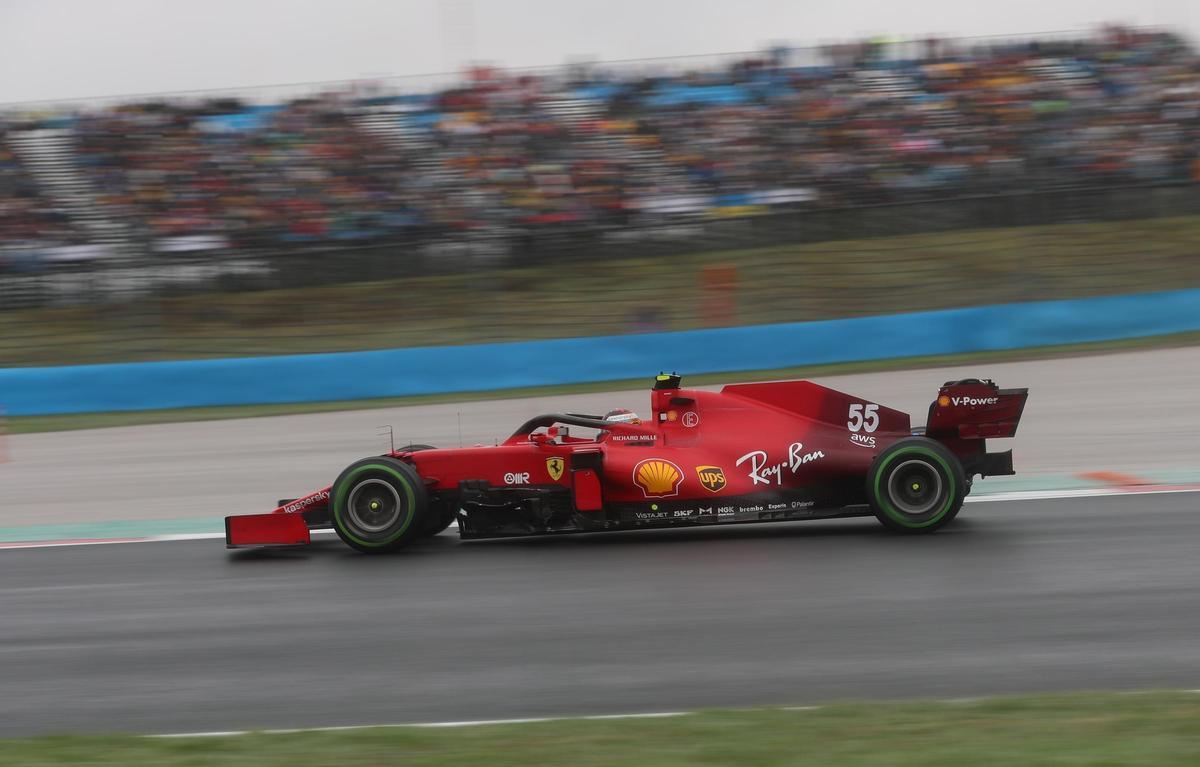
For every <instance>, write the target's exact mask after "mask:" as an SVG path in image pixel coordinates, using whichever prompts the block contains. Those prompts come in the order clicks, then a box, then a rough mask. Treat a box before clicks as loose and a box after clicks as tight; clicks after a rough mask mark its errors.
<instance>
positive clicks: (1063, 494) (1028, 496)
mask: <svg viewBox="0 0 1200 767" xmlns="http://www.w3.org/2000/svg"><path fill="white" fill-rule="evenodd" d="M1197 492H1200V487H1195V486H1187V487H1172V486H1163V485H1147V486H1145V487H1141V486H1137V485H1133V486H1123V487H1096V488H1090V487H1089V488H1077V489H1073V490H1014V491H1011V492H1004V493H986V494H983V495H972V496H967V498H966V502H967V503H993V502H1006V501H1045V500H1055V499H1070V498H1101V497H1107V496H1129V495H1164V494H1170V493H1197ZM796 521H802V520H796ZM456 527H458V525H457V524H452V525H450V528H449V529H454V528H456ZM312 534H313V535H332V534H333V531H332V530H313V531H312ZM224 537H225V534H224V533H215V532H213V533H170V534H165V535H146V536H129V537H127V538H118V539H114V540H103V539H100V540H79V541H72V540H49V541H4V542H0V550H3V549H49V548H59V547H64V546H102V545H111V544H116V543H166V542H175V541H204V540H217V539H220V538H224Z"/></svg>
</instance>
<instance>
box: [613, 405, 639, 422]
mask: <svg viewBox="0 0 1200 767" xmlns="http://www.w3.org/2000/svg"><path fill="white" fill-rule="evenodd" d="M604 420H606V421H614V422H618V423H631V424H635V425H636V424H640V423H641V422H642V419H641V418H638V414H637V413H635V412H633V411H632V410H626V409H625V408H623V407H619V408H615V409H613V410H610V411H608V412H607V413H605V414H604Z"/></svg>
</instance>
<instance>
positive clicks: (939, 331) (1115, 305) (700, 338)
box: [0, 290, 1200, 416]
mask: <svg viewBox="0 0 1200 767" xmlns="http://www.w3.org/2000/svg"><path fill="white" fill-rule="evenodd" d="M1191 330H1200V290H1179V291H1169V292H1163V293H1140V294H1134V295H1123V296H1108V297H1103V298H1090V299H1079V300H1072V301H1042V302H1033V303H1024V304H1001V305H996V306H979V307H969V308H964V309H947V310H942V311H933V312H917V313H913V314H895V315H886V316H877V317H858V318H854V319H844V320H827V321H821V322H797V323H788V324H780V325H752V326H748V327H739V328H719V329H713V330H690V331H683V332H678V333H646V334H635V335H624V336H599V337H592V338H569V339H561V340H553V341H524V342H520V343H505V344H481V345H476V346H445V347H422V348H412V349H387V350H382V351H368V352H345V353H340V354H305V355H291V356H280V357H247V358H238V359H220V360H189V361H182V362H141V363H126V364H112V365H78V366H70V367H54V368H8V369H4V370H0V407H2V408H4V409H5V410H6V411H7V412H8V414H9V415H14V416H19V415H44V414H52V413H86V412H103V411H116V410H151V409H161V408H175V407H197V406H206V405H244V404H257V403H278V402H319V401H331V400H353V399H366V398H372V397H400V396H407V395H413V394H429V393H432V392H464V391H486V390H494V389H508V388H514V387H528V386H547V385H551V384H566V383H580V382H587V381H612V380H620V379H630V378H641V377H646V376H650V375H652V374H654V373H657V372H659V371H660V370H677V371H679V372H681V373H685V374H688V373H692V374H694V373H705V372H726V371H744V370H767V369H771V368H782V367H791V366H795V365H819V364H827V363H832V362H851V361H857V360H871V359H890V358H897V357H913V356H925V355H937V354H956V353H960V352H977V351H989V350H999V349H1019V348H1023V347H1033V346H1048V345H1055V344H1071V343H1084V342H1089V341H1105V340H1112V339H1120V338H1134V337H1139V336H1153V335H1164V334H1169V333H1181V332H1185V331H1191Z"/></svg>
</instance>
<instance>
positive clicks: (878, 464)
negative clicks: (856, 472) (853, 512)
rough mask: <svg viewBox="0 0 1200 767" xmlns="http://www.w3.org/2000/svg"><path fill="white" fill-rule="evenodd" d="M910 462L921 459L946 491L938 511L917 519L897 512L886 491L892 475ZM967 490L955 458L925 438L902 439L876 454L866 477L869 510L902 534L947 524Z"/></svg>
mask: <svg viewBox="0 0 1200 767" xmlns="http://www.w3.org/2000/svg"><path fill="white" fill-rule="evenodd" d="M909 460H920V461H922V462H924V463H925V464H926V465H928V466H929V467H930V468H932V469H933V470H934V471H935V472H937V474H938V475H939V476H940V477H941V480H942V483H943V487H944V488H945V489H944V490H943V492H942V495H941V497H942V500H941V502H940V503H939V504H938V507H937V511H936V512H935V513H933V514H931V515H929V516H928V517H927V518H923V519H919V520H918V519H913V517H912V516H910V515H907V514H905V513H904V512H902V511H900V510H899V509H898V508H897V507H896V505H895V504H894V503H893V502H892V499H891V497H890V494H889V492H888V483H889V480H890V478H891V475H892V473H893V472H894V471H895V470H896V469H897V468H898V467H899V466H900V465H901V464H902V463H904V462H905V461H909ZM966 490H967V481H966V477H965V476H964V475H963V469H962V464H961V463H960V462H959V460H958V458H957V457H956V456H955V455H954V454H953V453H951V452H950V451H949V450H948V449H947V448H946V447H945V446H944V445H942V444H941V443H939V442H936V441H934V440H932V439H928V438H925V437H911V438H908V439H903V440H900V441H899V442H897V443H895V444H894V445H892V446H890V447H889V448H887V449H886V450H884V451H883V452H882V453H880V454H879V456H878V457H877V458H876V459H875V462H874V463H873V464H872V466H871V470H870V472H868V474H867V499H868V501H869V503H870V505H871V510H872V511H874V512H875V516H876V517H877V518H878V519H879V521H880V522H882V523H883V524H884V525H885V526H886V527H888V528H890V529H892V530H898V531H900V532H905V533H927V532H933V531H934V530H937V529H938V528H940V527H943V526H944V525H946V524H947V523H948V522H950V520H952V519H954V517H955V516H956V515H957V514H958V510H959V509H960V508H961V507H962V503H963V498H965V497H966Z"/></svg>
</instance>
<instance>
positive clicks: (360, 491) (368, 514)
mask: <svg viewBox="0 0 1200 767" xmlns="http://www.w3.org/2000/svg"><path fill="white" fill-rule="evenodd" d="M329 508H330V512H331V517H332V521H333V529H334V530H336V531H337V534H338V537H339V538H341V539H342V540H343V541H345V542H346V543H347V544H349V545H350V546H352V547H354V548H356V549H358V550H359V551H365V552H367V553H369V554H378V553H383V552H388V551H394V550H396V549H398V548H400V547H401V546H404V545H405V544H407V543H409V542H410V541H412V540H413V539H415V538H417V537H419V536H420V535H421V532H422V529H423V528H424V526H425V524H426V522H427V520H426V517H427V515H428V513H429V497H428V494H427V493H426V492H425V483H424V482H422V481H421V478H420V476H418V475H417V472H416V470H414V469H413V467H411V466H409V465H408V464H406V463H403V462H401V461H397V460H395V459H393V458H387V457H379V458H364V459H362V460H361V461H356V462H354V463H352V464H350V465H349V466H347V467H346V469H345V471H343V472H342V473H341V474H340V475H338V478H337V480H336V481H334V483H333V487H332V488H331V489H330V493H329Z"/></svg>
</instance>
